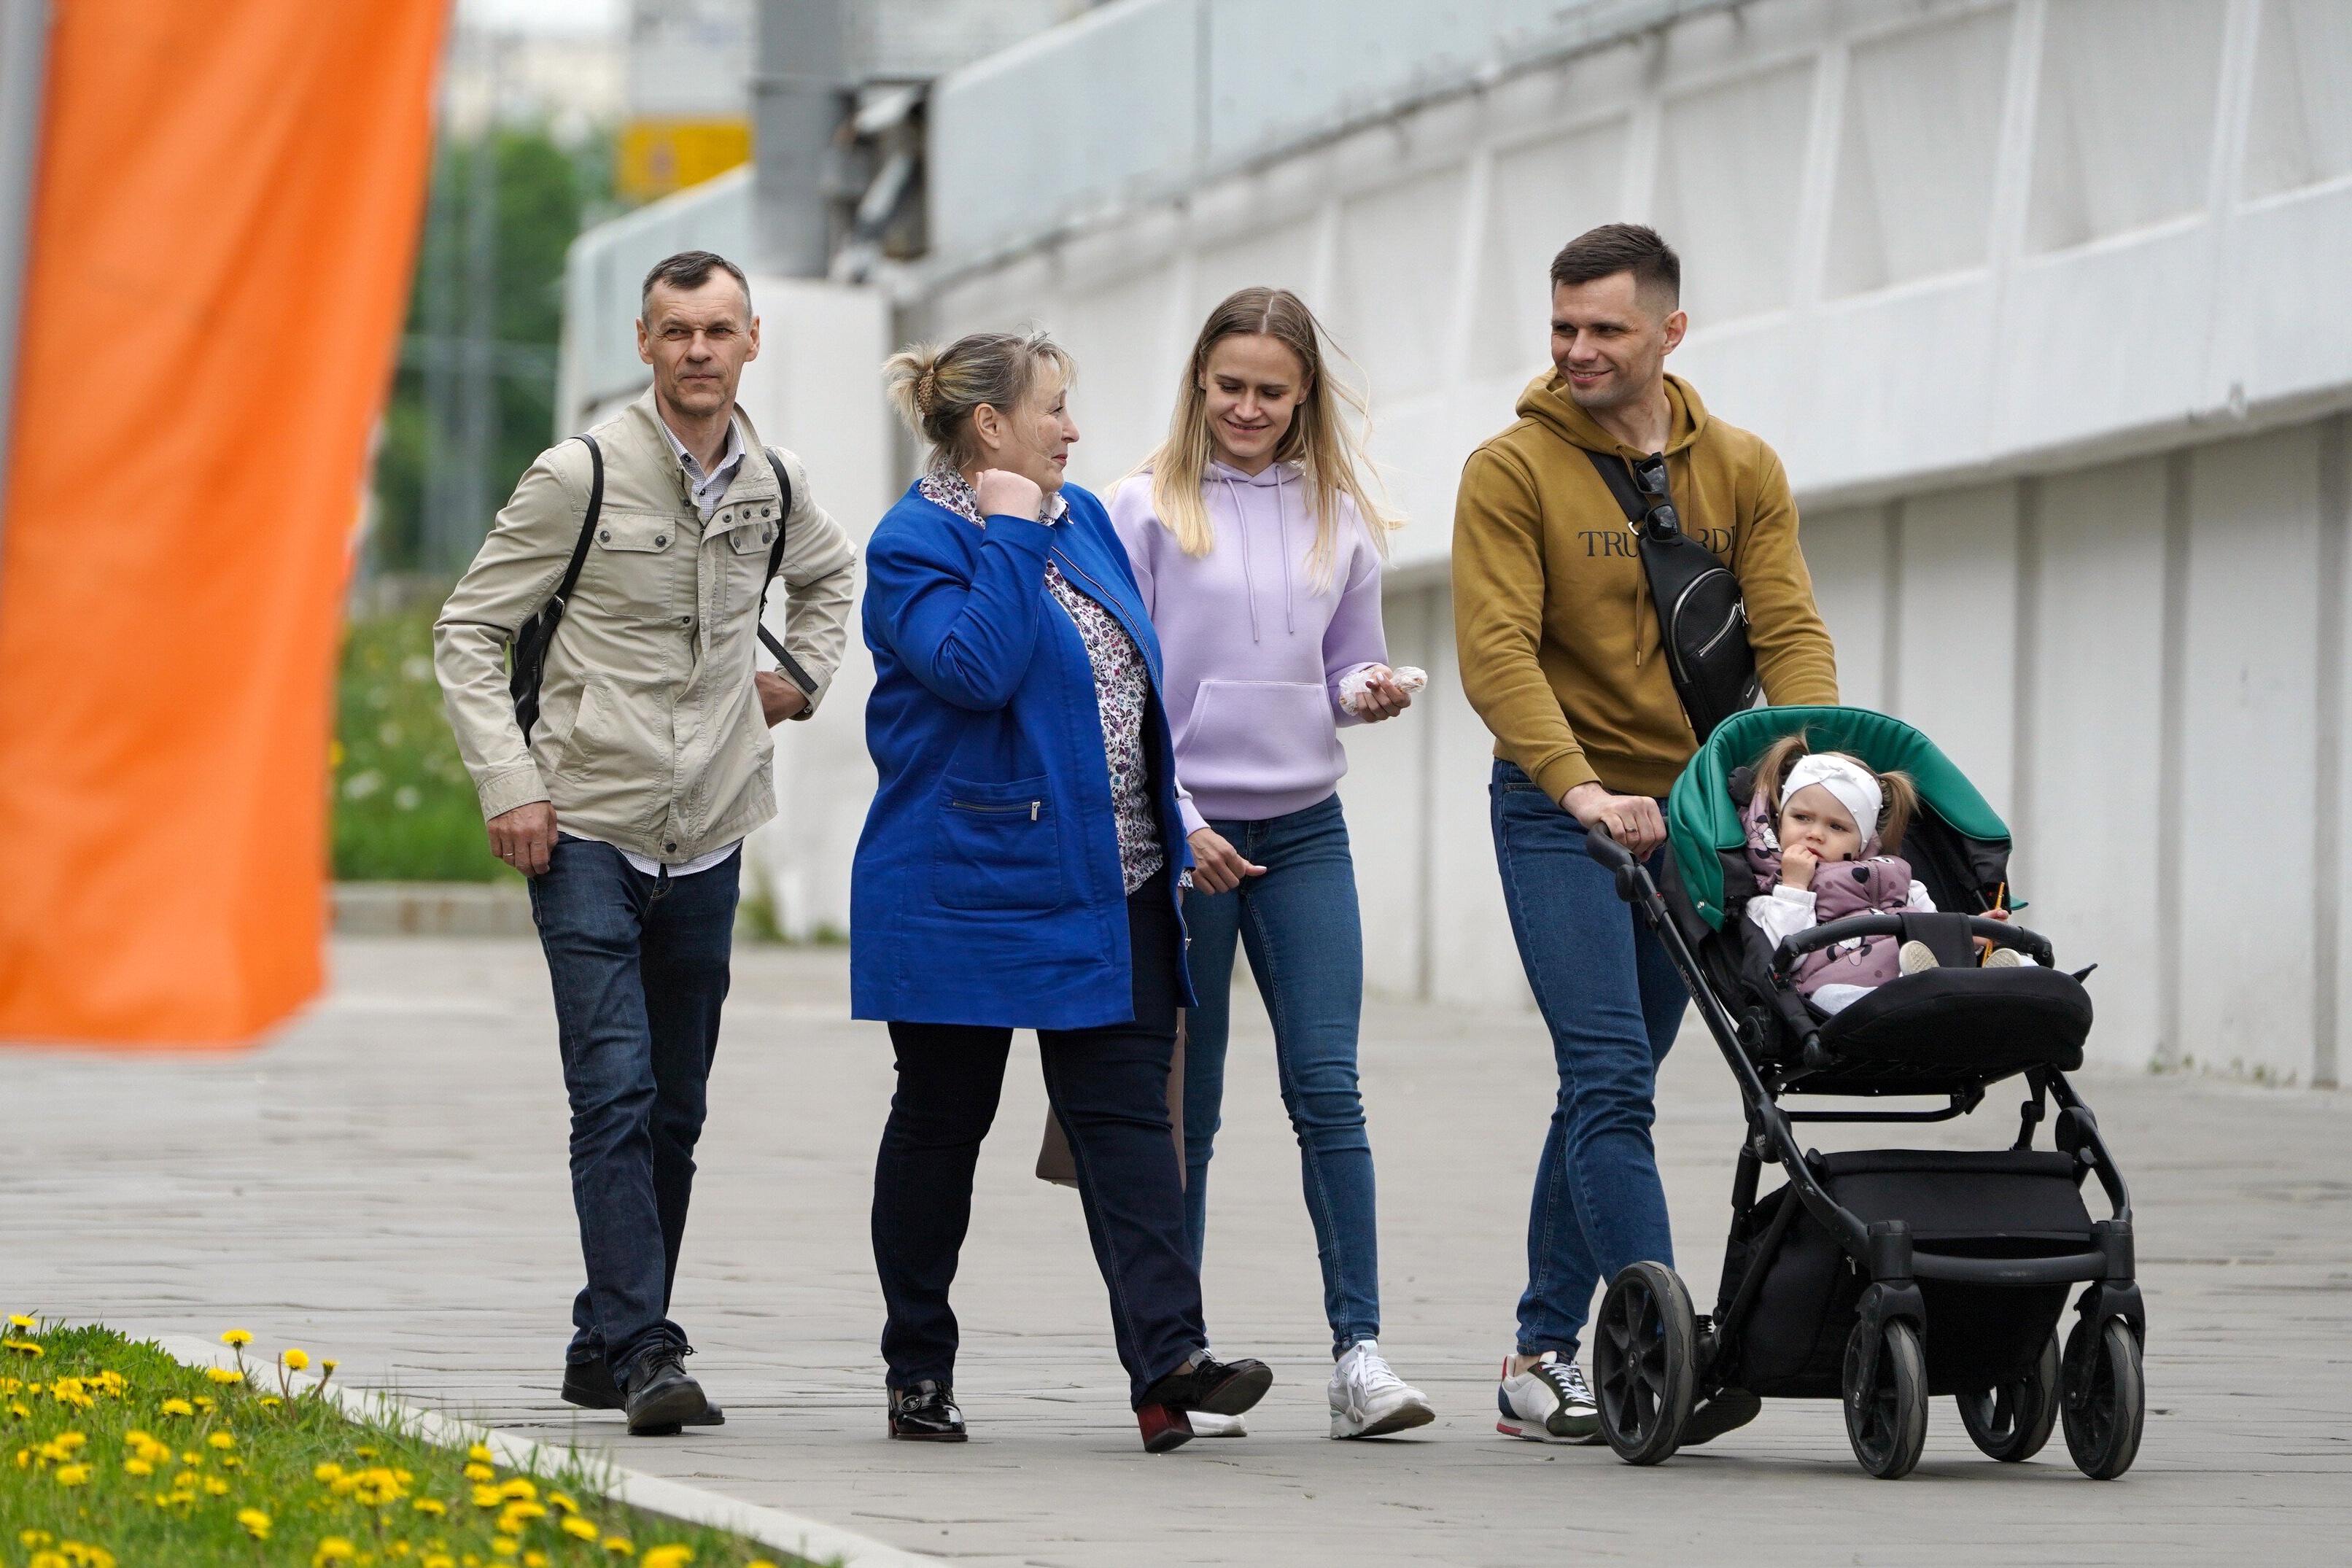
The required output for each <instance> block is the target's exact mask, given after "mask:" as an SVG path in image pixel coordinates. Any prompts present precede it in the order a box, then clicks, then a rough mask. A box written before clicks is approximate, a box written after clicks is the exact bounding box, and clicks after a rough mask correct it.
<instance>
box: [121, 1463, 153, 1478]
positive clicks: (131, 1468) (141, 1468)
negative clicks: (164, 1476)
mask: <svg viewBox="0 0 2352 1568" xmlns="http://www.w3.org/2000/svg"><path fill="white" fill-rule="evenodd" d="M122 1473H123V1474H124V1475H126V1476H152V1475H153V1474H154V1473H155V1467H154V1466H152V1465H151V1464H149V1463H148V1462H147V1461H146V1460H144V1459H125V1460H123V1461H122Z"/></svg>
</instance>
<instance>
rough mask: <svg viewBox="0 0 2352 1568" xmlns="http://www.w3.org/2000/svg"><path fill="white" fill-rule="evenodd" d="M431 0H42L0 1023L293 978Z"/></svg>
mask: <svg viewBox="0 0 2352 1568" xmlns="http://www.w3.org/2000/svg"><path fill="white" fill-rule="evenodd" d="M443 21H444V16H443V6H442V5H441V4H440V3H439V0H334V3H333V4H331V5H320V4H319V3H318V0H57V3H56V10H55V23H54V27H53V30H52V33H51V43H50V56H49V70H48V79H47V90H46V99H45V102H46V110H45V119H46V124H45V127H44V131H43V142H42V151H41V163H40V170H39V175H38V180H39V183H38V185H37V192H36V195H35V205H34V209H33V213H34V216H33V230H32V235H33V237H32V251H31V256H30V258H29V264H28V267H27V269H26V281H25V290H24V308H23V311H22V319H23V331H22V335H21V338H20V342H21V345H22V346H21V349H20V353H19V356H18V362H17V367H16V371H17V374H16V424H15V429H14V432H13V439H12V441H11V444H10V451H11V453H12V459H11V469H12V471H11V472H10V473H9V475H8V476H7V483H8V492H7V506H6V510H5V520H6V521H5V528H6V532H5V536H0V1038H5V1039H10V1040H16V1041H26V1040H68V1041H80V1042H91V1043H103V1044H112V1045H121V1046H137V1047H169V1046H204V1045H226V1044H234V1043H237V1042H241V1041H245V1040H247V1039H250V1038H251V1037H253V1036H255V1035H256V1034H257V1032H258V1031H261V1030H263V1029H266V1028H267V1027H268V1026H270V1025H272V1024H274V1023H276V1022H278V1021H279V1020H281V1019H283V1018H285V1017H286V1016H288V1014H289V1013H290V1012H291V1011H292V1010H293V1009H294V1008H296V1007H297V1006H299V1005H301V1004H302V1003H303V1002H304V1001H305V1000H307V999H308V998H310V996H312V995H313V994H316V993H317V991H318V989H319V986H320V962H321V954H320V948H321V940H322V926H323V923H324V913H325V899H326V888H325V870H326V809H327V806H326V778H327V742H328V739H329V734H330V725H331V694H332V680H333V676H332V672H333V666H334V658H335V652H336V642H337V637H338V635H339V633H340V630H341V600H342V594H343V590H344V583H345V577H346V574H347V571H348V566H349V556H350V551H351V545H352V538H353V534H354V527H355V524H356V522H357V521H358V515H359V507H360V497H361V486H362V476H363V474H364V472H365V468H366V458H367V447H368V441H369V438H370V434H371V431H372V430H373V426H374V424H375V421H376V418H377V416H378V412H379V409H380V407H381V405H382V403H383V397H384V392H385V387H386V384H387V378H388V376H389V374H390V372H391V367H392V356H393V353H394V343H395V340H396V335H397V333H398V331H399V328H400V323H401V318H402V313H403V309H404V303H405V300H406V298H407V291H408V279H409V271H410V267H411V263H412V259H413V256H414V252H415V244H416V231H417V222H418V216H419V214H420V212H421V209H422V203H423V196H424V191H425V176H426V169H427V163H428V159H429V153H430V139H431V125H430V118H431V86H432V79H433V71H434V66H435V62H436V57H437V52H438V49H439V45H440V37H441V29H442V26H443Z"/></svg>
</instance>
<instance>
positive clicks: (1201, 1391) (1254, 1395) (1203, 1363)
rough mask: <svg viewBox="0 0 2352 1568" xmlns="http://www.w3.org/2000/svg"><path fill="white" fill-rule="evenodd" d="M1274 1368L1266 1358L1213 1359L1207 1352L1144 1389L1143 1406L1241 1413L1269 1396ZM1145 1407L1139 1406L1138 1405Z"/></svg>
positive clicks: (1225, 1413) (1215, 1412) (1230, 1413)
mask: <svg viewBox="0 0 2352 1568" xmlns="http://www.w3.org/2000/svg"><path fill="white" fill-rule="evenodd" d="M1273 1386H1274V1370H1273V1369H1272V1368H1271V1367H1269V1366H1267V1365H1266V1364H1265V1363H1264V1362H1262V1361H1213V1360H1211V1359H1210V1356H1209V1353H1208V1352H1206V1351H1203V1352H1201V1353H1200V1354H1199V1355H1198V1356H1195V1357H1194V1358H1193V1359H1192V1363H1191V1364H1189V1365H1186V1366H1180V1367H1178V1368H1177V1369H1176V1370H1175V1371H1174V1372H1171V1373H1169V1374H1168V1375H1167V1376H1166V1377H1163V1378H1161V1379H1160V1381H1159V1382H1157V1383H1155V1384H1152V1385H1151V1386H1150V1388H1147V1389H1145V1390H1144V1391H1143V1399H1142V1405H1168V1406H1170V1407H1171V1408H1173V1409H1177V1410H1205V1411H1207V1412H1208V1413H1209V1414H1210V1415H1240V1414H1242V1412H1244V1411H1245V1410H1247V1409H1248V1408H1249V1407H1250V1406H1251V1405H1255V1404H1256V1403H1257V1402H1258V1401H1259V1400H1261V1399H1264V1398H1265V1391H1266V1390H1267V1389H1269V1388H1272V1387H1273ZM1140 1407H1141V1406H1140V1405H1139V1406H1138V1408H1140Z"/></svg>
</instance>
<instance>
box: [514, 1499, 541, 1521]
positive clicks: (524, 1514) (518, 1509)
mask: <svg viewBox="0 0 2352 1568" xmlns="http://www.w3.org/2000/svg"><path fill="white" fill-rule="evenodd" d="M506 1512H507V1515H508V1517H509V1518H512V1519H545V1518H546V1517H547V1510H546V1508H545V1507H544V1506H542V1505H541V1504H539V1503H535V1502H510V1503H509V1504H507V1506H506Z"/></svg>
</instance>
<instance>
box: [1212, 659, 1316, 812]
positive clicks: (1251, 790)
mask: <svg viewBox="0 0 2352 1568" xmlns="http://www.w3.org/2000/svg"><path fill="white" fill-rule="evenodd" d="M1347 771H1348V756H1347V753H1346V752H1343V751H1341V750H1340V749H1339V726H1338V724H1337V723H1336V721H1334V720H1333V719H1332V717H1331V698H1330V694H1329V692H1328V691H1327V690H1326V689H1325V688H1324V686H1323V684H1322V682H1320V681H1317V682H1315V683H1313V684H1312V685H1309V684H1308V683H1307V682H1305V681H1299V680H1204V681H1202V682H1201V689H1200V691H1199V692H1198V693H1197V694H1196V695H1195V696H1194V697H1193V699H1192V719H1191V720H1190V721H1188V722H1187V723H1186V724H1185V726H1184V733H1183V736H1182V737H1181V739H1179V740H1178V741H1177V742H1176V776H1177V777H1178V778H1180V779H1181V780H1183V781H1184V787H1185V788H1186V789H1188V790H1193V791H1209V792H1213V793H1234V792H1242V793H1247V794H1266V793H1272V792H1278V791H1286V790H1301V789H1312V788H1315V787H1317V786H1318V785H1324V784H1333V783H1336V782H1337V781H1338V780H1339V775H1340V774H1341V773H1346V772H1347Z"/></svg>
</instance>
